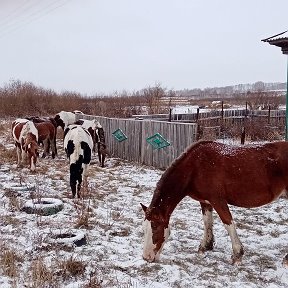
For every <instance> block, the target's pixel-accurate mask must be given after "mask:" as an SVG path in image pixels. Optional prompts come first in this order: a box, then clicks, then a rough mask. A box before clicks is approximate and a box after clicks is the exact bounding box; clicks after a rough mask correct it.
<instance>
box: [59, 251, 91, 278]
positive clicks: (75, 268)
mask: <svg viewBox="0 0 288 288" xmlns="http://www.w3.org/2000/svg"><path fill="white" fill-rule="evenodd" d="M85 269H86V263H85V262H84V261H82V260H77V259H76V258H75V257H73V256H71V257H69V258H68V259H64V260H57V262H56V270H57V272H56V274H57V276H61V277H62V278H63V279H64V280H66V279H69V278H70V277H71V276H72V277H78V276H83V274H84V272H85Z"/></svg>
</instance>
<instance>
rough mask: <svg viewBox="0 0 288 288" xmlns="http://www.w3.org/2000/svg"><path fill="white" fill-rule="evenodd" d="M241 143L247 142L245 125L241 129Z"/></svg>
mask: <svg viewBox="0 0 288 288" xmlns="http://www.w3.org/2000/svg"><path fill="white" fill-rule="evenodd" d="M241 144H242V145H244V144H245V127H242V131H241Z"/></svg>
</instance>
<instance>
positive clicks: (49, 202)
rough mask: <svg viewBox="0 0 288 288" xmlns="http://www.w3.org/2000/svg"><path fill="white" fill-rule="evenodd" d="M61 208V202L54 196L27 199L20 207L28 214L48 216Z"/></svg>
mask: <svg viewBox="0 0 288 288" xmlns="http://www.w3.org/2000/svg"><path fill="white" fill-rule="evenodd" d="M62 209H63V202H62V201H61V200H60V199H55V198H40V199H31V200H28V201H27V202H26V203H25V204H24V206H23V207H22V211H25V212H26V213H28V214H37V215H42V216H49V215H53V214H56V213H58V212H59V211H61V210H62Z"/></svg>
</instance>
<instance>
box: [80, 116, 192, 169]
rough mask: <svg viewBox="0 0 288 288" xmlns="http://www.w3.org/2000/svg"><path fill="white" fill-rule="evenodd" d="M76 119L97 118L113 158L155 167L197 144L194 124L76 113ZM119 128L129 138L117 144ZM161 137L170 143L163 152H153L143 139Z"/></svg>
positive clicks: (168, 162)
mask: <svg viewBox="0 0 288 288" xmlns="http://www.w3.org/2000/svg"><path fill="white" fill-rule="evenodd" d="M77 118H78V119H81V118H82V119H88V120H92V119H97V120H98V121H99V122H100V123H101V125H102V126H103V129H104V131H105V137H106V144H107V148H108V150H109V152H110V154H111V156H112V157H116V158H122V159H125V160H128V161H132V162H137V163H140V164H145V165H149V166H154V167H156V168H160V169H165V168H167V167H168V166H169V165H170V164H171V163H172V161H173V160H174V159H175V158H177V157H178V156H179V155H180V154H181V153H182V152H184V151H185V150H186V148H187V147H188V146H190V145H191V144H192V143H193V142H195V141H197V124H195V123H175V122H164V121H153V120H135V119H117V118H107V117H100V116H93V115H81V114H77ZM119 128H120V129H121V130H122V131H123V132H124V133H125V135H126V136H127V137H128V139H127V140H124V141H122V142H118V140H117V139H116V138H115V137H114V136H113V135H112V133H113V132H114V131H116V130H117V129H119ZM155 133H159V134H161V135H162V136H163V137H164V138H165V139H166V140H167V141H168V142H169V143H170V146H167V147H165V148H162V149H153V147H152V146H151V144H149V143H148V142H147V141H146V139H147V138H148V137H150V136H153V135H154V134H155Z"/></svg>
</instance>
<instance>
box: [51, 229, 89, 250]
mask: <svg viewBox="0 0 288 288" xmlns="http://www.w3.org/2000/svg"><path fill="white" fill-rule="evenodd" d="M51 238H52V239H53V241H54V242H56V243H58V244H63V245H67V246H77V247H80V246H83V245H86V244H87V240H86V235H85V233H84V232H82V231H78V230H67V231H62V230H61V231H60V230H59V231H54V232H53V233H52V236H51Z"/></svg>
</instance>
